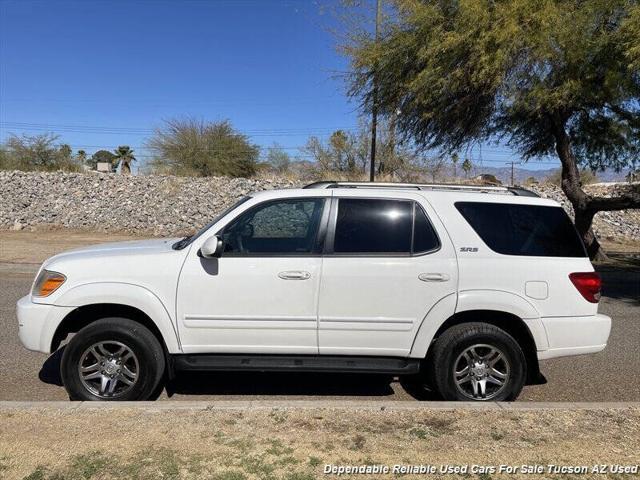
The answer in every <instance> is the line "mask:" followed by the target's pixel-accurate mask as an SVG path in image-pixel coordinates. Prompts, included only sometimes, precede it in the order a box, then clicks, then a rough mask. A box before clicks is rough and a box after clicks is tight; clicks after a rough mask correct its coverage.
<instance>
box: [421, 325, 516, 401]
mask: <svg viewBox="0 0 640 480" xmlns="http://www.w3.org/2000/svg"><path fill="white" fill-rule="evenodd" d="M473 346H479V348H477V351H478V352H483V351H484V352H487V353H486V355H487V356H488V355H489V353H488V352H490V351H491V350H490V349H489V348H488V347H491V348H494V349H495V350H496V351H498V352H499V353H501V354H502V359H501V360H499V362H500V363H499V365H500V367H499V368H500V370H501V371H502V372H503V373H504V372H508V375H507V378H506V379H504V380H502V379H500V380H501V381H503V385H502V386H498V385H495V384H494V383H493V382H487V381H485V385H486V390H485V396H484V397H483V396H482V395H481V394H479V395H478V396H474V395H475V393H474V390H473V383H472V380H467V382H465V383H463V384H462V385H461V386H458V385H457V384H456V383H457V382H456V377H455V369H456V367H458V371H459V372H463V371H464V369H463V368H462V369H461V368H459V367H460V366H462V365H464V364H465V363H467V364H468V361H467V358H466V357H464V355H463V353H465V352H468V349H470V348H471V347H473ZM484 346H488V347H484ZM483 349H484V350H483ZM493 355H495V356H497V354H492V358H495V356H493ZM427 361H428V366H427V371H426V372H425V373H426V374H427V383H428V384H429V385H432V386H433V387H434V388H435V390H436V391H437V392H438V393H439V394H440V396H441V397H442V398H443V399H444V400H461V401H487V400H488V401H498V402H500V401H512V400H515V399H516V398H517V397H518V395H519V394H520V392H521V391H522V388H523V387H524V384H525V380H526V376H527V374H526V372H527V363H526V358H525V356H524V353H523V351H522V349H521V348H520V345H518V342H516V340H515V339H514V338H513V337H512V336H511V335H509V334H508V333H507V332H505V331H504V330H502V329H500V328H498V327H495V326H493V325H489V324H486V323H479V322H471V323H463V324H460V325H455V326H453V327H451V328H449V329H448V330H446V331H445V332H444V333H443V334H442V335H441V336H440V337H439V338H438V339H437V340H436V342H435V344H434V345H433V346H432V348H431V351H430V352H429V355H428V357H427ZM503 362H504V363H503ZM482 363H483V364H484V363H485V362H482ZM486 363H489V362H486ZM496 365H498V364H496ZM480 368H481V369H482V368H484V367H483V366H481V367H480ZM497 368H498V367H497ZM469 373H471V372H469ZM469 373H467V374H459V375H461V376H459V377H458V378H459V379H461V378H466V375H468V374H469ZM488 375H491V373H490V372H489V373H488ZM496 378H497V377H496ZM477 388H478V391H480V387H477ZM465 390H470V391H468V392H466V394H465Z"/></svg>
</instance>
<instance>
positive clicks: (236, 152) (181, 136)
mask: <svg viewBox="0 0 640 480" xmlns="http://www.w3.org/2000/svg"><path fill="white" fill-rule="evenodd" d="M147 148H148V149H149V150H150V152H151V154H152V155H153V157H154V158H153V160H152V161H151V167H152V169H153V170H154V171H156V172H160V173H171V174H174V175H196V176H203V177H207V176H211V175H226V176H230V177H250V176H251V175H253V174H254V173H255V172H256V166H257V161H258V156H259V155H260V148H259V147H258V146H257V145H254V144H252V143H251V142H249V139H248V137H247V136H246V135H243V134H241V133H239V132H238V131H236V130H235V129H234V128H233V127H232V126H231V123H229V121H222V122H205V121H201V120H196V119H193V118H187V119H173V120H168V121H167V122H165V125H164V126H163V127H161V128H159V129H157V130H156V131H155V133H154V135H153V136H152V138H151V139H150V140H149V141H148V142H147Z"/></svg>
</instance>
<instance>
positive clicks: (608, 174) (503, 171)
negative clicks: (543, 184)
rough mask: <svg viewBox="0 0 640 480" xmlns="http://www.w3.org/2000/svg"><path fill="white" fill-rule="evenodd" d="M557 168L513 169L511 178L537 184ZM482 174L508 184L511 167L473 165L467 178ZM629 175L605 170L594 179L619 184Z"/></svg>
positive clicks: (518, 181)
mask: <svg viewBox="0 0 640 480" xmlns="http://www.w3.org/2000/svg"><path fill="white" fill-rule="evenodd" d="M559 168H560V167H558V168H546V169H543V170H533V169H528V168H514V169H513V177H514V180H515V182H516V183H523V182H524V181H525V180H527V179H528V178H530V177H533V178H535V179H536V180H537V181H538V182H540V181H542V180H545V179H546V178H548V177H549V176H551V175H553V174H554V173H555V172H556V171H558V170H559ZM460 173H461V172H460V166H458V175H460ZM482 173H488V174H491V175H494V176H495V177H496V178H497V179H498V180H500V181H501V182H502V183H505V184H508V183H510V182H511V167H509V166H504V167H489V166H483V165H477V166H476V165H474V167H473V168H472V170H471V173H470V174H469V177H475V176H476V175H480V174H482ZM627 173H629V170H628V169H625V170H621V171H620V172H615V171H614V170H611V169H607V170H605V171H604V172H596V177H597V179H598V181H599V182H621V181H624V180H625V177H626V175H627ZM447 175H451V176H453V168H449V169H448V170H447Z"/></svg>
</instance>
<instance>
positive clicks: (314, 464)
mask: <svg viewBox="0 0 640 480" xmlns="http://www.w3.org/2000/svg"><path fill="white" fill-rule="evenodd" d="M639 442H640V408H626V409H614V410H536V411H517V410H500V409H496V410H478V409H473V410H464V409H463V410H430V409H426V408H425V409H419V410H402V409H398V410H394V409H387V410H381V409H380V410H371V409H366V410H357V409H342V408H333V409H331V408H319V409H295V410H292V409H273V410H259V411H256V410H240V411H238V410H219V409H216V410H207V409H205V410H197V411H191V410H170V411H166V410H162V411H160V410H155V411H154V410H153V408H152V407H151V408H148V409H131V408H124V409H117V410H114V409H101V408H98V409H84V408H82V409H77V410H55V409H42V410H6V409H5V410H2V409H0V477H3V478H5V479H7V480H9V479H19V478H26V479H30V480H36V479H40V480H45V479H49V480H52V479H89V478H96V479H111V478H142V479H147V478H148V479H152V478H154V479H155V478H171V479H191V478H193V479H196V478H197V479H202V478H210V479H219V480H243V479H247V480H248V479H260V480H276V479H283V480H307V479H313V478H338V476H337V475H335V474H324V473H323V472H324V469H325V466H326V465H336V466H340V465H343V466H344V465H356V466H359V465H387V466H389V467H390V468H392V467H393V466H394V465H433V466H434V468H436V473H434V474H430V475H425V474H418V475H397V474H393V473H389V474H386V475H384V474H380V475H362V474H360V475H344V476H341V477H340V478H400V477H401V478H427V477H428V478H452V475H444V474H441V473H440V472H439V469H440V467H441V465H450V466H465V465H467V466H468V467H467V468H469V469H471V466H472V465H480V466H489V467H496V468H499V465H501V464H506V465H509V466H519V467H520V469H521V468H522V467H521V466H522V465H527V466H535V465H539V466H541V467H542V468H544V469H545V472H544V473H542V474H538V475H530V474H525V473H523V472H521V471H520V469H519V471H516V472H514V473H508V474H507V473H500V472H499V471H498V472H492V471H484V472H482V471H480V472H478V471H476V472H473V473H472V471H471V470H470V471H468V472H464V471H463V472H460V473H459V474H458V475H453V477H458V478H480V479H483V480H488V479H491V478H567V479H568V478H580V479H588V478H616V479H622V478H632V477H636V478H637V474H633V473H630V474H626V475H625V474H616V473H612V472H611V471H609V472H607V473H604V474H596V473H593V472H592V471H591V469H592V467H593V466H594V465H627V466H633V465H636V466H637V465H638V464H639V463H640V453H639V450H638V443H639ZM550 464H553V465H558V466H586V467H587V468H588V470H589V471H588V472H587V473H586V474H580V475H567V474H562V473H553V472H552V471H549V467H548V465H550ZM636 468H637V467H636Z"/></svg>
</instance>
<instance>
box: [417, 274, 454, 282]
mask: <svg viewBox="0 0 640 480" xmlns="http://www.w3.org/2000/svg"><path fill="white" fill-rule="evenodd" d="M418 278H419V279H420V280H422V281H423V282H447V281H448V280H449V278H451V277H449V275H447V274H446V273H421V274H420V275H418Z"/></svg>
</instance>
